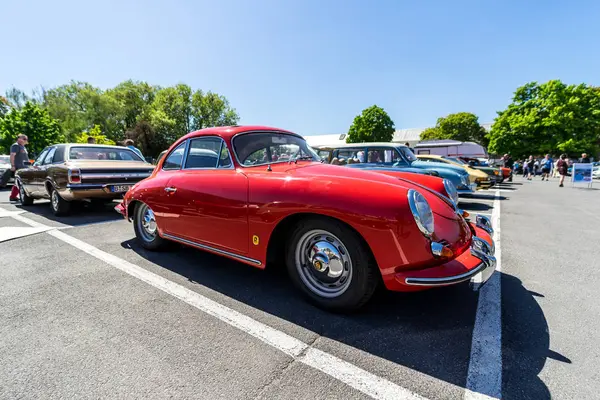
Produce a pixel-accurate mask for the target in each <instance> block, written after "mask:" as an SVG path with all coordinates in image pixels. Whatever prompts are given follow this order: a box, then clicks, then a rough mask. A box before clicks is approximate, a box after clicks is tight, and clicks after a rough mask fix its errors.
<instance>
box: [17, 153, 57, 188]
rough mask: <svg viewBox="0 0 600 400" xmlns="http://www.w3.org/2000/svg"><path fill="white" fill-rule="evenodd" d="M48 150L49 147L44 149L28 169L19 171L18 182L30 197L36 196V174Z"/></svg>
mask: <svg viewBox="0 0 600 400" xmlns="http://www.w3.org/2000/svg"><path fill="white" fill-rule="evenodd" d="M49 150H50V147H46V148H45V149H44V150H42V152H41V153H40V155H39V156H38V157H37V158H36V159H35V161H34V163H33V165H31V166H30V167H29V168H26V169H24V170H21V171H19V180H20V181H21V183H22V184H23V187H24V188H25V190H26V191H27V193H28V194H29V195H30V196H32V197H37V196H38V192H39V188H38V182H37V181H36V179H37V172H38V171H39V170H40V168H41V167H42V162H43V161H44V158H46V155H47V154H48V151H49Z"/></svg>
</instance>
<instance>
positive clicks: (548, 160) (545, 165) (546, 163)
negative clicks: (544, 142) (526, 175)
mask: <svg viewBox="0 0 600 400" xmlns="http://www.w3.org/2000/svg"><path fill="white" fill-rule="evenodd" d="M541 164H542V180H544V179H546V181H549V180H550V173H551V172H552V166H553V165H554V164H553V163H552V157H550V154H546V157H545V158H544V159H543V160H542V162H541Z"/></svg>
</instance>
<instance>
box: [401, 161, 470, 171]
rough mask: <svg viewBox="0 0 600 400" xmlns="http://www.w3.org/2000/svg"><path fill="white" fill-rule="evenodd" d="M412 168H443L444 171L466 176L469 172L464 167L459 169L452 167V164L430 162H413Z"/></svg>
mask: <svg viewBox="0 0 600 400" xmlns="http://www.w3.org/2000/svg"><path fill="white" fill-rule="evenodd" d="M410 166H411V167H414V168H429V169H438V168H443V169H448V170H451V171H455V172H458V173H459V174H466V173H467V171H465V169H464V168H463V167H459V166H456V165H450V164H446V163H438V162H429V161H418V160H417V161H413V162H412V163H411V164H410Z"/></svg>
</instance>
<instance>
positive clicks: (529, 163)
mask: <svg viewBox="0 0 600 400" xmlns="http://www.w3.org/2000/svg"><path fill="white" fill-rule="evenodd" d="M525 164H526V165H527V180H528V181H530V180H531V176H532V174H533V173H534V172H535V171H534V169H533V168H534V166H535V161H534V160H533V156H529V159H528V160H527V161H525Z"/></svg>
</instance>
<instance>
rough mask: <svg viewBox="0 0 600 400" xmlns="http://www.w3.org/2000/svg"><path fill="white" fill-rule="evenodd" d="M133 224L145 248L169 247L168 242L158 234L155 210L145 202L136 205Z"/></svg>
mask: <svg viewBox="0 0 600 400" xmlns="http://www.w3.org/2000/svg"><path fill="white" fill-rule="evenodd" d="M133 219H134V221H133V226H134V229H135V236H136V238H137V240H138V242H140V244H141V245H142V247H143V248H145V249H148V250H162V249H165V248H167V247H168V244H169V243H168V242H167V241H166V240H165V239H163V238H161V237H160V236H159V235H158V225H156V217H155V216H154V212H153V211H152V209H151V208H150V207H148V205H147V204H145V203H137V204H136V205H135V211H134V217H133Z"/></svg>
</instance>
